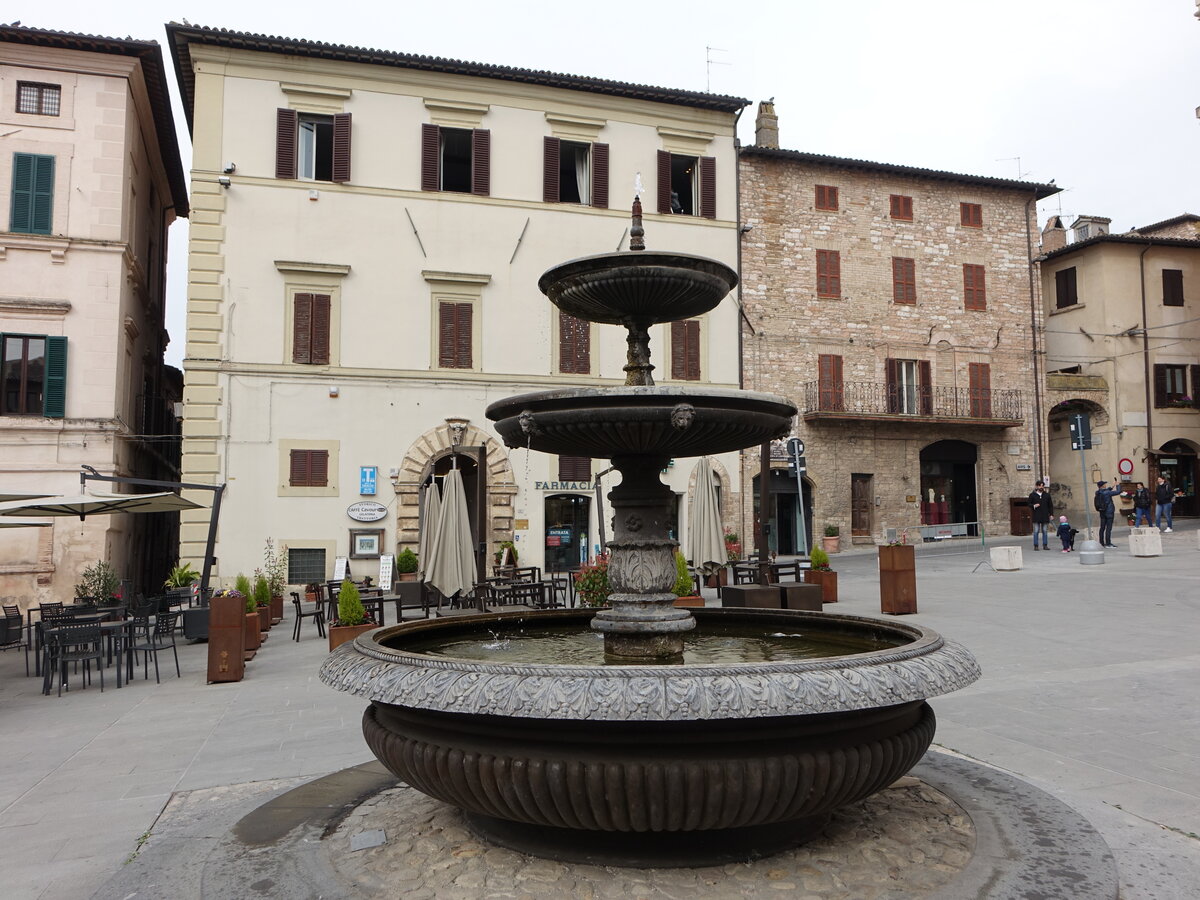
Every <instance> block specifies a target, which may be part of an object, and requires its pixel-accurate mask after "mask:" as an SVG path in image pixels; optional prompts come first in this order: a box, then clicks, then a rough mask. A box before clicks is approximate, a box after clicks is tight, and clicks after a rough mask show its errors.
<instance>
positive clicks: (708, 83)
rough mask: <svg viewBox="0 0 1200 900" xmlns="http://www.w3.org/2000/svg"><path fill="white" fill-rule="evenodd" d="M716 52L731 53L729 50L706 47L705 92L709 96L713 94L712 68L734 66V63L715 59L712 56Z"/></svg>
mask: <svg viewBox="0 0 1200 900" xmlns="http://www.w3.org/2000/svg"><path fill="white" fill-rule="evenodd" d="M714 50H716V51H717V52H718V53H728V52H729V51H728V50H723V49H722V48H720V47H708V46H706V47H705V48H704V65H705V74H704V91H705V93H707V94H711V93H712V67H713V66H732V65H733V63H727V62H721V61H720V60H717V59H713V58H712V55H713V51H714Z"/></svg>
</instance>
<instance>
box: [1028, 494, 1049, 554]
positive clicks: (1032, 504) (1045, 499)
mask: <svg viewBox="0 0 1200 900" xmlns="http://www.w3.org/2000/svg"><path fill="white" fill-rule="evenodd" d="M1029 509H1030V511H1031V512H1032V513H1033V549H1034V550H1049V549H1050V543H1049V541H1050V538H1049V537H1048V536H1047V534H1046V526H1047V525H1049V524H1050V517H1051V516H1052V515H1053V514H1054V501H1052V500H1051V499H1050V492H1049V491H1047V490H1046V483H1045V482H1044V481H1039V482H1038V483H1037V484H1036V485H1035V486H1034V488H1033V493H1031V494H1030V495H1029ZM1039 534H1040V535H1041V536H1042V546H1040V547H1039V546H1038V535H1039Z"/></svg>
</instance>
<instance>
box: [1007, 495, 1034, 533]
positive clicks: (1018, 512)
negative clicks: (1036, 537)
mask: <svg viewBox="0 0 1200 900" xmlns="http://www.w3.org/2000/svg"><path fill="white" fill-rule="evenodd" d="M1008 527H1009V530H1010V531H1011V532H1012V533H1013V534H1014V535H1025V534H1033V510H1031V509H1030V508H1029V498H1028V497H1009V498H1008Z"/></svg>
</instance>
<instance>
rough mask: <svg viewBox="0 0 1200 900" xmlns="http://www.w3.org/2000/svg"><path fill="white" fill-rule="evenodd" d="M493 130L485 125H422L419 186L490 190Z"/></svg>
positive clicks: (456, 190)
mask: <svg viewBox="0 0 1200 900" xmlns="http://www.w3.org/2000/svg"><path fill="white" fill-rule="evenodd" d="M491 147H492V133H491V132H490V131H489V130H488V129H486V128H448V127H445V126H442V125H429V124H424V125H422V126H421V190H423V191H450V192H453V193H458V194H476V195H479V196H482V197H486V196H488V194H490V193H491Z"/></svg>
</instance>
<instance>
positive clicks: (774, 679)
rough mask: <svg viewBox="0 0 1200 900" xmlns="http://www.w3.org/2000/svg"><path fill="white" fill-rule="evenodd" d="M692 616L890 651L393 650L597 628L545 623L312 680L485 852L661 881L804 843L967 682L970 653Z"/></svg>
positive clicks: (914, 752) (378, 637)
mask: <svg viewBox="0 0 1200 900" xmlns="http://www.w3.org/2000/svg"><path fill="white" fill-rule="evenodd" d="M693 613H694V615H695V617H696V619H697V620H698V621H699V623H700V627H701V628H703V627H704V626H705V624H706V623H723V622H730V621H733V622H736V623H738V624H746V623H751V624H753V625H754V626H755V627H761V628H762V629H763V631H764V632H767V633H769V632H773V631H788V632H792V631H806V632H809V631H819V632H824V633H829V632H830V631H832V632H839V631H840V632H842V633H849V634H861V635H864V636H865V635H870V636H873V637H881V636H882V637H885V638H887V639H889V640H893V641H895V642H897V643H898V644H899V646H895V647H892V648H889V649H885V650H879V651H872V652H867V653H857V654H853V655H850V656H841V657H832V658H826V659H817V660H795V661H787V662H770V663H764V662H755V663H738V664H732V665H728V666H726V665H686V664H685V665H675V666H663V665H629V666H625V665H621V666H593V667H589V666H576V665H547V664H537V665H528V664H503V663H492V662H478V661H469V660H461V659H454V658H446V657H440V658H439V657H433V656H428V655H423V654H420V653H414V652H408V651H406V650H405V649H404V646H405V642H406V640H418V639H427V638H429V637H435V636H440V635H443V634H444V635H446V636H448V637H449V636H459V635H462V634H464V633H469V632H472V631H473V630H478V629H482V628H486V629H488V630H489V631H492V632H496V633H498V634H502V633H503V631H504V629H505V628H519V627H521V626H522V624H523V623H527V624H529V625H537V624H542V623H544V622H547V621H550V622H554V623H556V624H562V625H573V626H574V627H578V628H580V629H586V627H587V622H588V619H589V618H590V616H591V615H592V611H590V610H549V611H540V612H535V613H523V614H521V613H502V614H492V615H487V616H471V617H462V618H456V619H440V620H423V621H416V622H410V623H405V624H401V625H397V626H391V627H388V628H381V629H378V630H377V631H375V632H374V633H372V634H370V635H363V636H360V637H359V638H357V639H356V640H355V641H353V642H351V643H348V644H345V645H343V646H342V647H340V648H339V649H338V650H337V651H336V652H335V653H333V654H331V655H330V656H329V657H328V658H327V659H326V661H325V663H324V665H323V666H322V667H321V679H322V680H323V681H324V682H325V683H326V684H329V685H330V686H332V687H334V688H336V689H338V690H342V691H346V692H349V693H352V694H356V695H358V696H360V697H362V698H363V699H365V700H368V701H370V706H369V707H368V708H367V710H366V713H365V714H364V717H363V733H364V735H365V737H366V740H367V743H368V745H369V746H370V747H371V749H372V751H373V752H374V753H375V755H376V756H377V757H378V758H379V759H380V760H381V761H382V762H383V763H384V765H386V766H387V767H388V768H389V769H390V770H391V771H392V772H393V773H394V774H395V775H396V776H397V777H399V778H400V779H402V780H403V781H405V782H406V783H408V784H410V785H412V786H413V787H415V788H417V789H418V790H420V791H423V792H424V793H426V794H429V795H430V796H433V797H436V798H438V799H441V800H444V801H445V802H447V803H450V804H453V805H455V806H457V807H460V808H462V809H463V810H464V811H466V813H467V815H468V817H469V820H470V821H471V823H472V825H473V826H474V827H475V828H476V829H477V830H478V831H480V832H481V833H482V834H483V835H484V836H486V837H488V838H489V839H491V840H492V841H494V842H496V843H500V844H502V845H505V846H510V847H513V848H515V849H519V850H522V851H523V852H533V853H537V854H539V855H543V856H552V857H555V858H560V859H568V860H575V861H585V862H591V863H614V864H615V863H618V862H620V863H621V864H623V865H656V866H662V865H696V864H711V863H715V862H720V861H723V860H734V859H749V858H753V857H757V856H764V855H767V854H769V853H772V852H776V851H778V850H781V849H783V848H785V847H788V846H793V845H795V844H797V843H800V842H802V841H804V840H806V839H808V838H809V837H811V836H813V835H814V834H815V833H816V832H817V831H818V830H819V829H820V828H821V827H822V825H823V824H824V823H825V821H826V819H827V818H828V816H829V813H830V812H831V811H832V810H833V809H835V808H836V807H838V806H841V805H843V804H846V803H852V802H854V801H856V800H859V799H861V798H863V797H866V796H868V795H869V794H871V793H873V792H875V791H877V790H879V789H881V788H883V787H885V786H886V785H888V784H890V783H891V782H892V781H894V780H895V779H896V778H898V777H899V776H900V775H902V774H904V773H905V772H907V771H908V770H909V768H911V767H912V766H913V765H914V764H915V763H916V762H917V761H918V760H919V759H920V758H921V756H922V754H924V752H925V750H926V749H927V748H928V746H929V744H930V742H931V741H932V739H933V733H934V717H933V712H932V710H930V708H929V707H928V705H927V704H926V703H925V699H926V698H927V697H931V696H934V695H937V694H941V693H946V692H949V691H952V690H955V689H957V688H960V687H964V686H965V685H967V684H970V683H971V682H973V681H974V680H975V679H976V678H977V677H978V675H979V670H978V666H977V664H976V663H975V660H974V658H973V657H972V656H971V654H970V653H969V652H967V651H966V650H965V649H963V648H961V647H958V646H956V645H954V644H951V643H948V642H946V641H944V640H943V639H942V638H941V637H940V636H939V635H937V634H936V633H935V632H933V631H931V630H929V629H927V628H923V627H919V626H914V625H909V624H903V625H902V624H899V623H894V622H885V621H881V620H875V619H864V618H859V617H854V616H837V615H833V614H829V613H794V612H774V611H769V610H717V609H696V610H694V611H693ZM484 633H486V632H484ZM385 642H386V644H385Z"/></svg>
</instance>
